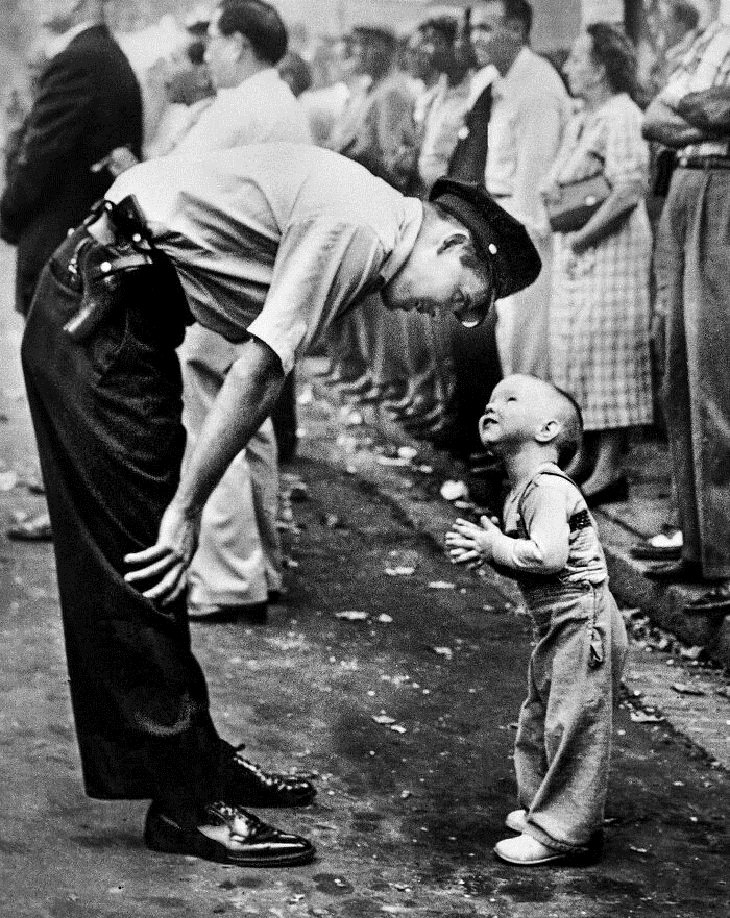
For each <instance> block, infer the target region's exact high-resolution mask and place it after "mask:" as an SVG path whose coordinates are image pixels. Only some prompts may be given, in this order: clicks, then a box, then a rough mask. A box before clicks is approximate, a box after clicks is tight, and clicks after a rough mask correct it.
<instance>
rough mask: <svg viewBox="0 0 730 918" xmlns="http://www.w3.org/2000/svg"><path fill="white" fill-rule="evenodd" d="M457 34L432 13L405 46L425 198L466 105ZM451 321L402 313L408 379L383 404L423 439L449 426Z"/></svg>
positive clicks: (446, 161)
mask: <svg viewBox="0 0 730 918" xmlns="http://www.w3.org/2000/svg"><path fill="white" fill-rule="evenodd" d="M458 35H459V23H458V21H457V20H456V19H455V18H453V17H436V18H433V19H429V20H427V21H425V22H423V23H421V24H420V25H419V27H418V29H417V30H416V31H415V32H414V34H413V36H412V37H411V40H410V42H409V45H408V54H407V61H408V63H409V66H410V68H411V75H412V76H413V77H414V78H415V79H417V80H418V81H419V82H420V84H421V86H422V89H421V93H420V94H419V96H418V97H417V99H416V103H415V107H414V120H415V123H416V128H417V139H418V149H419V153H418V160H417V171H416V181H415V186H414V191H416V192H417V193H418V194H419V195H420V196H421V197H422V198H424V199H427V198H428V194H429V192H430V190H431V187H432V186H433V183H434V182H435V181H436V179H437V178H439V177H440V176H442V175H446V174H447V172H449V171H450V164H451V160H452V156H453V154H454V150H455V149H456V146H457V144H458V143H459V137H460V134H461V131H462V128H463V126H464V121H465V116H466V112H467V110H468V108H469V101H470V95H471V80H470V74H469V61H468V59H467V58H465V57H464V56H459V55H458V54H457V38H458ZM454 324H458V323H455V322H452V320H451V317H444V318H443V319H442V320H438V319H436V318H429V317H425V316H422V315H420V314H418V313H412V314H410V315H408V316H406V317H405V322H404V329H405V340H404V349H405V353H406V359H407V362H408V384H407V387H406V390H405V393H404V394H403V395H402V396H401V398H400V399H395V400H390V401H389V402H388V401H386V403H385V405H386V407H387V408H388V409H389V410H390V411H391V412H392V413H393V414H394V416H395V417H396V418H397V419H398V420H399V421H400V422H401V423H402V424H403V425H404V427H406V429H408V430H410V431H411V432H412V433H413V434H414V435H415V436H416V437H419V438H422V439H428V438H431V439H435V438H438V437H443V436H444V435H445V434H446V431H447V429H448V428H450V427H451V426H452V417H451V410H452V402H453V390H454V376H453V361H452V359H451V357H452V355H451V343H450V335H451V326H452V325H454Z"/></svg>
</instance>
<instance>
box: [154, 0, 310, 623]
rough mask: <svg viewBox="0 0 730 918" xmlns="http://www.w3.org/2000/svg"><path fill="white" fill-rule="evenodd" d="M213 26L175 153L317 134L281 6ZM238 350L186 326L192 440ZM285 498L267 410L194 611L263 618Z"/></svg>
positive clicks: (276, 586)
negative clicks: (286, 65)
mask: <svg viewBox="0 0 730 918" xmlns="http://www.w3.org/2000/svg"><path fill="white" fill-rule="evenodd" d="M209 32H210V43H209V45H208V49H207V51H206V59H207V62H208V65H209V67H210V72H211V76H212V78H213V82H214V85H215V87H216V97H215V100H214V101H213V102H212V104H211V105H210V106H209V107H208V108H206V109H205V111H204V112H203V113H202V115H201V116H200V118H199V119H198V121H197V122H196V123H195V124H194V126H193V127H192V128H191V130H190V131H189V133H188V134H187V135H186V136H185V137H184V138H183V139H182V141H181V142H180V143H179V144H178V145H177V146H176V147H175V148H174V150H173V151H172V155H173V156H175V155H177V154H184V155H189V154H193V155H194V154H203V153H208V152H211V151H213V150H225V149H232V148H233V147H240V146H245V145H248V144H252V143H266V142H276V141H282V142H289V143H309V142H310V140H311V137H310V131H309V125H308V120H307V116H306V113H305V111H304V109H303V107H302V106H301V105H300V103H299V102H297V100H296V98H295V97H294V95H293V93H292V91H291V89H290V88H289V86H288V84H287V83H286V82H285V81H284V80H283V79H282V78H281V77H280V76H279V74H278V72H277V70H276V68H275V64H276V63H277V62H278V61H279V60H280V59H281V58H282V57H283V55H284V53H285V52H286V48H287V33H286V27H285V26H284V23H283V22H282V20H281V18H280V17H279V14H278V13H277V12H276V10H275V9H274V8H273V7H272V6H271V5H270V4H268V3H264V2H262V0H223V2H222V3H221V4H220V5H219V6H218V7H217V8H216V10H215V12H214V14H213V18H212V21H211V25H210V30H209ZM238 350H239V349H238V346H237V345H235V344H232V343H231V342H229V341H226V340H224V339H223V338H222V337H221V336H220V335H219V334H217V333H216V332H214V331H211V330H210V329H208V328H204V327H203V326H202V325H199V324H196V325H194V326H193V327H192V328H191V329H190V330H189V331H188V334H187V336H186V340H185V344H184V345H183V348H182V350H181V355H180V356H181V363H182V367H183V380H184V384H185V412H184V415H183V419H184V422H185V426H186V429H187V431H188V440H189V445H190V448H191V449H192V448H194V446H195V443H196V442H197V439H198V436H199V434H200V429H201V427H202V425H203V422H204V421H205V418H206V416H207V414H208V411H209V410H210V406H211V404H212V402H213V399H214V398H215V395H216V393H217V391H218V390H219V389H220V387H221V386H222V385H223V381H224V379H225V375H226V372H227V371H228V369H229V367H230V366H231V365H232V364H233V363H234V362H235V360H236V357H237V356H238ZM277 497H278V472H277V455H276V442H275V438H274V431H273V427H272V422H271V420H270V419H269V418H267V419H266V421H265V422H264V424H263V425H262V427H261V429H260V430H259V431H257V433H256V434H255V435H254V436H253V437H252V438H251V440H250V441H249V444H248V446H247V448H246V450H245V452H241V454H240V455H239V456H237V457H236V460H235V461H234V462H233V463H232V464H231V465H230V467H229V468H228V470H227V471H226V474H225V475H224V476H223V479H222V480H221V482H220V484H219V485H218V487H217V488H216V490H215V491H214V492H213V494H212V495H211V497H210V499H209V501H208V503H207V505H206V508H205V512H204V514H203V520H202V526H201V533H200V543H199V546H198V553H197V555H196V557H195V560H194V562H193V564H192V566H191V568H190V574H189V579H190V593H189V597H188V599H189V605H190V611H191V613H193V615H195V616H197V617H210V616H211V615H212V616H215V617H219V618H231V617H233V616H236V615H245V616H246V617H247V618H248V619H249V620H251V619H258V620H262V619H263V618H264V616H265V614H266V604H267V601H268V597H269V596H270V595H271V594H276V593H277V592H279V591H280V590H281V586H282V583H281V567H282V561H281V550H280V543H279V536H278V532H277V529H276V509H277Z"/></svg>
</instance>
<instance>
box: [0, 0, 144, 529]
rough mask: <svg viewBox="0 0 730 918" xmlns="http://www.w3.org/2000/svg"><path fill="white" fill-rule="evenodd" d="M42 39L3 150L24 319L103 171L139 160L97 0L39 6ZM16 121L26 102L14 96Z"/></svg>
mask: <svg viewBox="0 0 730 918" xmlns="http://www.w3.org/2000/svg"><path fill="white" fill-rule="evenodd" d="M41 9H42V13H41V22H42V26H43V29H44V32H45V38H46V40H45V42H44V45H43V47H42V49H41V46H40V45H37V46H36V47H35V48H34V49H33V53H32V55H31V57H30V68H31V69H30V73H29V99H28V101H29V102H30V109H29V111H28V112H27V115H26V116H25V117H24V119H23V121H22V122H21V123H20V124H19V125H18V127H17V128H16V132H17V133H16V137H15V144H14V149H11V150H10V151H7V150H6V157H7V159H6V184H5V189H4V191H3V194H2V198H1V199H0V236H1V237H2V239H3V240H4V241H5V242H9V243H11V244H12V245H15V246H16V247H17V268H16V308H17V310H18V312H20V313H21V314H22V315H23V316H26V315H27V314H28V310H29V308H30V304H31V300H32V298H33V293H34V291H35V288H36V285H37V283H38V280H39V278H40V275H41V271H42V270H43V266H44V265H45V263H46V261H47V260H48V258H49V257H50V256H51V254H52V253H53V251H54V249H55V248H56V247H57V246H58V245H59V243H61V242H62V241H63V239H65V237H66V233H67V231H68V228H69V227H71V226H76V225H77V224H78V223H80V222H81V221H82V220H83V219H84V217H85V216H86V215H87V214H88V212H89V209H90V208H91V205H92V204H93V203H94V202H95V201H97V200H98V199H99V198H101V197H102V196H103V194H104V192H105V191H106V190H107V188H109V186H110V185H111V183H112V180H113V178H114V174H113V172H112V171H111V170H110V169H108V168H106V167H104V166H103V165H101V164H102V163H104V162H105V161H108V158H109V156H110V155H111V154H112V152H113V151H114V150H115V149H117V148H121V147H127V148H128V151H129V154H130V156H132V157H133V158H134V159H136V158H137V157H139V156H141V153H142V97H141V93H140V88H139V84H138V82H137V79H136V77H135V75H134V73H133V72H132V69H131V67H130V65H129V62H128V61H127V58H126V57H125V56H124V54H123V53H122V51H121V49H120V47H119V45H118V44H117V43H116V42H115V41H114V39H113V38H112V36H111V33H110V32H109V30H108V29H107V27H106V25H105V24H104V10H103V2H102V0H44V2H43V4H42V6H41ZM16 101H17V102H18V107H17V111H16V117H18V118H19V117H21V116H22V110H23V106H24V104H25V100H22V99H20V97H18V99H17V100H16ZM8 535H9V536H10V537H11V538H15V539H23V540H28V541H36V540H47V539H50V538H51V531H50V523H49V520H48V516H47V514H42V515H41V516H39V517H37V518H34V519H31V520H27V521H24V522H21V523H19V524H17V525H15V526H11V527H10V529H9V530H8Z"/></svg>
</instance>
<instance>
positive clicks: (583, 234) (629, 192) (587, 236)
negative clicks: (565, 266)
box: [571, 182, 644, 254]
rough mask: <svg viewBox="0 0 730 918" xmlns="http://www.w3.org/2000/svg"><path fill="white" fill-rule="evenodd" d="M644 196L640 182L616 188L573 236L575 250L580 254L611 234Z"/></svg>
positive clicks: (572, 242) (572, 243)
mask: <svg viewBox="0 0 730 918" xmlns="http://www.w3.org/2000/svg"><path fill="white" fill-rule="evenodd" d="M643 197H644V189H643V187H642V185H641V184H640V183H639V182H636V183H631V184H627V185H622V186H621V187H619V188H616V189H614V191H613V192H612V193H611V194H610V196H609V197H608V198H606V200H605V201H604V202H603V204H602V205H601V207H600V208H599V209H598V210H597V211H596V212H595V213H594V214H593V216H592V217H591V218H590V220H589V221H588V222H587V223H586V225H585V226H584V227H583V229H580V230H578V232H577V233H576V234H575V235H574V236H573V238H572V240H571V247H572V249H573V251H574V252H576V253H578V254H580V253H581V252H584V251H585V250H586V249H589V248H590V247H591V246H593V245H596V244H597V243H599V242H600V241H601V240H602V239H605V238H606V237H607V236H610V235H611V233H612V232H613V231H614V229H615V228H616V226H617V225H618V224H619V223H620V222H621V220H622V219H623V217H625V216H626V215H627V214H629V213H631V211H632V210H633V209H634V208H635V207H636V205H637V204H638V203H639V201H641V199H642V198H643Z"/></svg>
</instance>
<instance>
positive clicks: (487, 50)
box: [471, 0, 570, 377]
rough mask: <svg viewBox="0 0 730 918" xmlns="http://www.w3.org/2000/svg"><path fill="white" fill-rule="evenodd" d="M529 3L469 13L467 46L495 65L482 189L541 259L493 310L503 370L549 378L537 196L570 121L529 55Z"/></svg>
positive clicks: (560, 92)
mask: <svg viewBox="0 0 730 918" xmlns="http://www.w3.org/2000/svg"><path fill="white" fill-rule="evenodd" d="M531 27H532V7H531V6H530V4H529V3H528V2H527V0H486V2H481V3H478V4H477V5H476V6H475V7H474V9H473V10H472V19H471V29H472V42H473V45H474V48H475V51H476V54H477V58H478V60H479V64H480V65H481V66H485V65H486V64H493V65H494V67H496V69H497V71H498V72H499V78H498V79H497V80H496V81H495V82H494V84H493V87H492V110H491V116H490V120H489V139H488V152H487V167H486V176H485V184H486V187H487V190H488V191H489V192H490V194H492V195H493V196H494V197H495V198H496V199H497V200H498V201H499V203H500V204H501V205H502V206H503V207H504V208H505V210H506V211H507V212H508V213H510V214H512V216H514V217H516V218H517V219H518V220H520V221H521V222H522V223H524V224H525V225H526V226H527V227H528V230H529V232H530V235H531V236H532V240H533V242H534V243H535V245H536V246H537V248H538V251H539V252H540V257H541V259H542V273H541V274H540V277H539V278H538V280H537V282H536V283H535V284H533V286H532V287H531V288H530V290H529V292H527V293H525V294H523V295H520V296H518V297H514V298H511V299H508V300H504V301H502V302H500V303H498V304H497V315H498V317H499V318H498V323H497V344H498V347H499V352H500V358H501V361H502V369H503V371H504V373H505V375H508V374H510V373H531V374H533V375H535V376H541V377H547V375H548V373H549V366H548V359H547V348H546V347H545V341H546V336H547V334H548V308H549V302H550V275H551V270H550V252H551V246H552V243H551V236H550V227H549V224H548V219H547V214H546V213H545V208H544V206H543V203H542V200H541V199H540V194H539V192H538V188H539V185H540V180H541V179H542V178H543V176H544V175H545V173H546V172H547V170H548V169H549V167H550V165H551V164H552V162H553V160H554V158H555V156H556V154H557V152H558V147H559V145H560V141H561V139H562V134H563V129H564V127H565V125H566V123H567V120H568V116H569V111H570V110H569V99H568V94H567V92H566V90H565V87H564V86H563V83H562V80H561V79H560V77H559V75H558V73H557V72H556V70H555V68H554V67H553V66H552V65H551V64H549V63H548V62H547V61H546V60H545V59H544V58H542V57H540V56H539V55H537V54H535V52H534V51H532V50H531V48H530V47H529V41H530V30H531Z"/></svg>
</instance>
